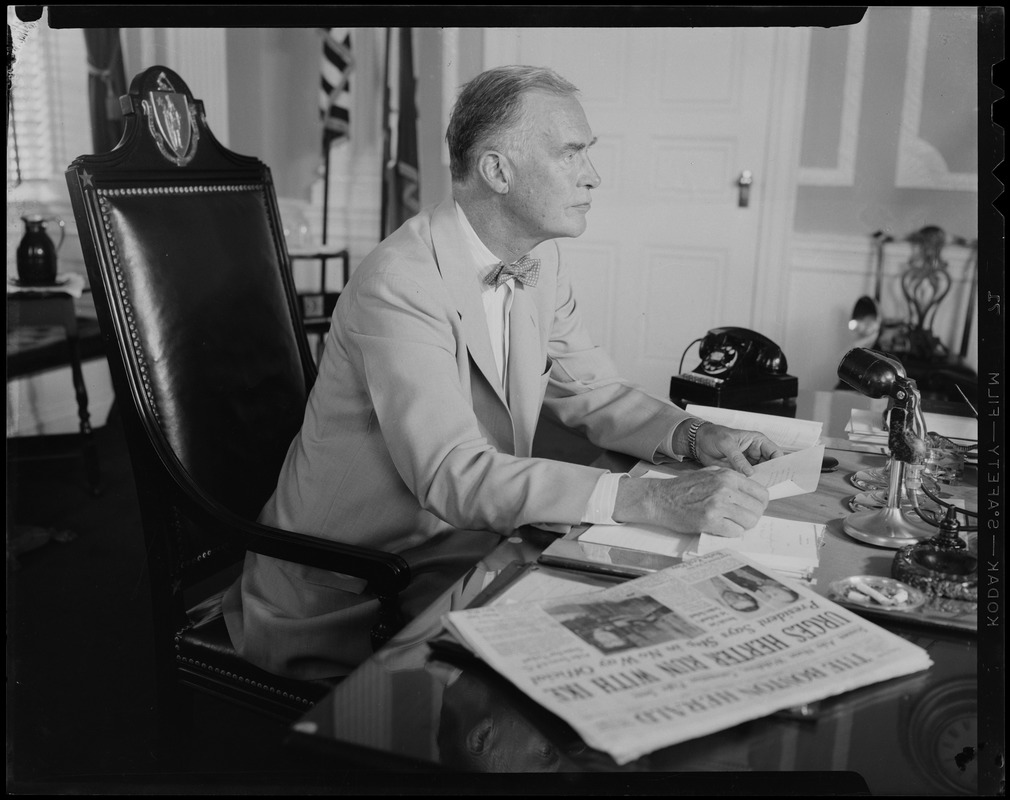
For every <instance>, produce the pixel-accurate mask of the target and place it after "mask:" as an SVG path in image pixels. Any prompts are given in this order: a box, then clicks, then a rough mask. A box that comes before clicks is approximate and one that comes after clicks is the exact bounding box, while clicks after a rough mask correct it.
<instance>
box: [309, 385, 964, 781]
mask: <svg viewBox="0 0 1010 800" xmlns="http://www.w3.org/2000/svg"><path fill="white" fill-rule="evenodd" d="M872 402H877V403H879V401H870V400H869V399H868V398H865V397H862V396H860V395H857V394H855V393H852V392H819V393H810V394H806V395H804V393H801V396H800V399H799V401H798V405H797V408H796V416H797V417H798V418H803V419H818V420H820V421H822V422H824V423H825V426H824V429H823V433H824V437H826V443H827V444H828V447H829V449H830V454H831V455H832V456H833V457H835V458H837V459H838V461H839V467H838V469H837V470H836V471H835V472H833V473H826V474H822V476H821V481H820V484H819V487H818V490H817V492H816V493H813V494H808V495H801V496H798V497H792V498H786V499H782V500H776V501H773V502H772V503H771V504H770V505H769V507H768V512H767V513H768V514H769V515H771V516H780V517H790V518H794V519H804V520H815V521H820V522H824V523H826V535H825V542H824V546H823V548H822V551H821V559H820V562H821V563H820V567H819V569H818V572H817V574H816V584H815V586H814V588H815V590H817V591H819V592H825V591H826V590H827V587H828V585H829V584H830V583H831V581H833V580H835V579H836V578H839V577H845V576H848V575H856V574H877V575H888V574H889V571H890V565H891V561H892V559H893V557H894V553H895V551H894V550H890V549H884V548H878V547H873V546H870V545H865V544H862V543H860V542H857V541H856V540H854V539H852V538H850V537H849V536H847V535H846V534H845V533H844V532H843V531H842V527H841V521H842V518H843V517H844V516H845V515H846V514H847V513H848V508H847V505H846V503H847V500H848V498H850V497H851V496H852V495H853V494H854V493H855V491H856V490H855V489H854V487H853V486H852V484H851V483H850V482H849V476H850V475H851V474H852V473H853V472H855V471H857V470H859V469H864V468H867V467H873V466H880V465H882V464H883V463H885V461H886V459H885V457H884V456H883V455H880V454H879V453H877V454H875V453H868V452H854V451H852V450H850V449H841V448H848V447H850V445H849V443H848V442H846V441H845V440H844V439H843V438H841V437H843V436H844V433H843V431H844V426H845V423H846V422H847V421H848V419H849V414H850V412H851V410H852V408H854V407H859V408H870V407H874V408H876V407H877V406H876V405H871V403H872ZM631 463H633V462H628V461H625V462H624V464H625V467H627V466H628V465H630V464H631ZM619 464H620V459H617V461H616V463H615V466H616V465H619ZM974 471H975V470H974V468H971V467H969V468H968V473H969V474H968V475H967V476H966V477H967V480H966V482H965V484H966V485H964V486H962V487H958V488H957V489H955V490H952V491H953V492H956V493H957V495H959V496H961V497H963V498H964V499H965V501H966V503H967V504H968V507H969V508H972V507H974V504H975V503H976V501H977V488H975V484H976V481H975V475H974ZM554 538H555V537H554V536H553V535H551V534H546V533H544V532H542V531H536V530H532V529H531V530H524V531H520V532H517V533H516V535H514V536H513V537H511V538H509V539H508V540H506V541H503V542H502V543H501V545H500V546H499V547H498V548H497V549H495V550H494V551H493V552H492V553H490V554H489V555H488V556H487V557H485V558H484V559H483V560H482V561H481V562H480V563H479V564H477V565H476V566H475V567H474V568H473V569H472V570H471V571H470V572H469V573H468V574H467V575H466V576H465V578H464V579H462V580H461V581H460V582H459V583H458V584H457V585H456V586H455V587H454V589H453V590H452V591H451V592H450V593H447V594H446V596H444V597H443V598H442V600H440V601H439V602H437V603H435V604H434V605H433V606H432V607H431V608H430V609H428V610H427V611H426V612H425V613H424V614H423V615H422V616H421V617H419V618H418V619H416V620H414V621H413V622H412V623H411V624H410V625H408V626H407V627H406V628H405V629H404V630H403V631H402V632H401V633H400V634H399V635H398V636H397V637H396V638H395V639H393V640H392V641H391V642H390V643H389V644H388V645H387V646H386V647H385V648H383V650H381V651H380V652H378V653H377V654H376V655H375V656H374V657H373V658H372V659H371V660H369V661H368V662H366V663H365V664H364V665H363V666H362V667H360V668H359V669H358V670H357V671H356V672H355V673H353V674H352V675H351V676H349V677H348V678H347V679H346V680H344V681H343V682H342V683H341V684H339V685H338V686H337V688H336V689H335V690H334V691H333V692H332V693H331V694H330V695H328V696H327V697H326V698H325V699H324V700H323V701H321V702H320V703H319V704H317V705H316V706H315V707H314V708H313V709H312V710H311V711H310V712H308V713H307V714H306V715H305V716H304V717H303V718H302V719H301V720H300V722H299V723H298V724H296V725H295V727H294V729H293V734H292V742H291V743H292V744H293V745H295V746H304V747H308V748H311V749H314V750H317V751H322V752H323V753H325V754H326V756H327V758H328V759H330V763H331V764H332V763H342V764H345V765H347V766H348V767H349V768H353V769H359V770H369V769H379V770H386V771H390V770H404V771H410V770H425V769H449V770H455V771H459V770H471V771H474V773H475V777H476V773H477V772H480V771H485V772H493V773H496V774H497V775H498V776H499V777H504V776H505V773H522V774H526V775H530V774H532V773H535V772H541V771H543V772H548V771H555V772H558V771H560V772H573V773H582V774H581V775H580V776H579V779H581V780H582V781H583V784H582V789H583V790H585V789H586V788H592V786H593V784H592V781H593V776H594V775H595V776H596V778H597V779H602V778H605V777H607V775H605V774H608V775H609V776H610V777H611V778H613V777H614V773H619V774H620V775H622V776H624V777H626V778H628V779H629V780H630V779H631V778H633V777H635V776H637V777H638V778H639V779H645V778H646V776H647V775H652V776H653V777H654V778H657V779H658V777H659V776H658V775H657V773H663V774H665V775H667V776H669V775H671V774H674V773H677V774H680V776H681V778H682V779H684V778H685V777H686V778H687V782H684V781H683V780H681V782H679V783H673V784H666V787H667V788H671V787H679V790H681V791H683V790H689V787H693V788H694V789H695V790H697V791H698V792H699V793H709V792H708V791H707V790H706V784H704V783H697V782H696V781H697V780H698V779H699V777H701V776H714V775H720V776H726V775H731V776H733V780H734V781H735V782H733V783H731V784H728V786H729V787H730V788H731V789H732V790H735V791H737V792H744V793H746V792H747V791H750V790H753V789H754V787H755V784H751V783H747V781H746V780H745V779H746V778H747V777H748V776H750V777H751V778H753V779H756V778H758V777H761V778H762V779H766V778H767V776H769V775H772V776H778V777H780V778H781V779H782V780H783V781H784V783H782V784H780V785H781V786H782V791H783V793H790V792H789V787H790V786H793V787H795V788H797V790H798V792H801V791H804V789H805V788H808V787H804V785H803V784H802V783H800V784H797V783H795V781H793V782H792V783H790V780H789V779H799V780H801V781H802V780H812V781H813V783H812V784H810V786H820V787H821V789H822V790H824V792H826V793H832V790H831V788H830V787H829V786H828V785H825V783H824V781H831V782H832V783H831V787H834V788H835V789H837V790H838V791H839V792H840V793H845V792H846V791H847V788H846V777H847V776H848V777H855V779H856V784H857V785H862V786H863V788H864V790H865V788H868V789H869V791H870V792H871V793H872V794H909V795H936V794H976V793H977V785H978V784H977V781H978V772H977V764H976V763H975V762H974V761H973V760H972V759H967V760H965V759H963V758H958V756H959V755H960V754H961V752H962V749H963V748H964V747H971V748H974V747H975V746H976V742H977V686H978V684H977V660H978V654H977V641H976V637H975V636H974V634H971V633H966V632H960V631H949V630H944V629H942V628H937V627H934V626H923V625H908V626H898V625H893V624H890V623H888V624H887V627H889V628H890V629H891V630H894V631H895V632H897V633H899V634H901V635H902V636H905V637H906V638H907V639H909V640H910V641H912V642H914V643H915V644H917V645H919V646H921V647H923V648H925V649H926V650H927V651H928V652H929V654H930V657H931V658H932V660H933V662H934V664H933V666H932V667H931V668H930V669H929V670H927V671H926V672H923V673H918V674H916V675H912V676H908V677H906V678H900V679H895V680H891V681H887V682H885V683H882V684H876V685H873V686H869V687H865V688H863V689H859V690H856V691H852V692H848V693H845V694H843V695H841V696H839V697H837V698H832V699H830V700H826V701H823V702H822V703H819V704H816V705H815V707H813V708H812V709H807V710H808V711H809V712H810V715H809V716H806V717H804V716H803V715H802V714H801V713H799V712H797V713H794V714H780V715H774V716H771V717H767V718H764V719H759V720H756V721H753V722H748V723H745V724H742V725H738V726H736V727H734V728H731V729H729V730H726V731H722V732H719V733H716V734H712V735H710V736H706V737H703V738H700V739H696V740H693V741H690V742H686V743H683V744H680V745H676V746H674V747H669V748H666V749H664V750H660V751H657V752H655V753H652V754H650V755H647V756H644V757H643V758H641V759H639V760H637V761H635V762H633V763H631V764H628V765H625V766H623V767H618V766H617V765H616V764H615V763H614V762H613V761H612V760H611V759H610V758H609V757H608V756H606V755H605V754H602V753H599V752H596V751H591V750H588V749H587V748H586V747H585V745H584V744H582V742H581V741H580V740H579V738H578V736H577V735H576V734H575V733H574V732H573V731H572V730H571V728H569V727H568V726H567V725H566V724H565V723H563V722H562V721H561V720H560V719H558V718H557V717H554V716H553V715H551V714H549V713H547V712H546V711H544V710H543V709H542V708H541V707H539V706H538V705H537V704H535V703H534V702H532V701H531V700H529V699H528V698H527V697H526V696H525V695H523V694H522V693H521V692H520V691H519V690H518V689H515V688H514V687H512V686H511V685H510V684H508V683H507V682H505V681H504V680H503V679H502V678H500V676H498V675H496V674H495V673H494V672H493V671H492V670H490V669H488V668H487V667H486V666H484V665H482V664H480V663H477V662H476V661H473V660H469V659H465V658H459V657H453V656H452V655H450V654H448V653H442V652H441V651H434V652H433V651H432V648H431V647H430V646H429V645H428V642H429V641H430V640H431V639H433V638H434V637H435V636H436V635H437V634H438V633H439V632H440V630H441V626H440V622H439V621H440V618H441V616H442V614H443V613H445V612H446V611H449V610H451V609H456V608H462V607H465V606H466V605H467V604H468V603H469V602H471V601H472V600H473V599H474V597H476V595H477V594H478V593H480V591H481V590H482V589H483V588H484V587H485V586H487V585H488V583H489V581H490V580H491V579H493V577H494V576H495V575H496V574H498V573H499V572H500V571H501V570H502V569H504V568H505V567H506V566H507V565H508V564H510V563H512V562H514V561H517V560H518V561H522V562H530V561H535V560H536V558H537V556H538V555H539V553H540V551H541V550H542V549H543V548H544V547H545V546H546V545H547V544H548V543H550V541H552V540H553V539H554ZM467 718H469V721H468V722H467ZM467 731H470V733H469V734H468V733H467ZM482 737H484V739H483V740H482ZM474 751H482V752H483V757H482V759H473V758H470V759H469V760H468V758H467V755H468V754H469V755H471V756H472V753H473V752H474ZM826 772H830V773H834V775H830V776H828V775H822V774H820V773H826ZM692 776H693V780H694V781H695V782H693V783H692ZM811 776H813V777H811ZM492 777H493V776H492ZM587 778H588V781H589V783H586V782H585V781H586V780H587ZM860 778H861V780H860ZM738 781H743V782H742V783H739V782H738ZM861 781H865V784H862V783H861ZM477 785H482V786H484V785H489V784H477ZM565 785H566V786H569V787H574V786H575V785H576V784H575V783H569V784H565ZM646 785H648V786H650V787H652V789H650V790H649V791H648V793H654V792H653V789H655V788H656V785H657V784H655V783H646ZM627 788H628V790H631V789H633V788H634V787H633V785H632V784H629V785H628V787H627ZM709 788H711V789H712V790H713V791H726V788H727V784H717V785H714V786H711V787H709ZM850 788H851V787H850ZM853 791H857V792H858V790H853ZM804 793H805V792H804ZM814 793H820V792H818V791H817V790H816V789H815V790H814Z"/></svg>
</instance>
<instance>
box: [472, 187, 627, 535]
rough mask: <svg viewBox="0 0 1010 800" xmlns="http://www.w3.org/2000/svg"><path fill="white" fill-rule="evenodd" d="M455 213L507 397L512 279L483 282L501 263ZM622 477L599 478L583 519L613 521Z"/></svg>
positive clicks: (604, 476)
mask: <svg viewBox="0 0 1010 800" xmlns="http://www.w3.org/2000/svg"><path fill="white" fill-rule="evenodd" d="M456 214H457V215H458V216H459V224H460V226H461V227H462V228H463V231H464V233H465V234H466V237H467V241H468V242H469V243H470V249H471V250H472V251H473V264H474V268H475V269H476V270H477V274H478V275H479V276H480V278H481V287H482V290H481V299H482V300H483V301H484V314H485V316H486V317H487V327H488V332H489V333H490V334H491V348H492V350H493V351H494V361H495V366H497V367H498V377H499V378H500V379H501V382H502V386H503V387H504V389H505V396H506V397H508V357H509V311H510V310H511V309H512V297H513V293H514V292H515V278H509V279H508V280H507V281H505V283H503V284H501V285H500V286H498V287H497V288H495V287H493V286H490V285H489V284H487V283H486V282H485V281H484V279H485V278H486V277H487V276H488V275H490V274H491V272H492V271H493V270H494V269H495V268H497V266H498V265H499V264H501V260H500V259H499V258H497V257H496V256H495V254H494V253H492V252H491V251H490V250H488V248H487V245H485V244H484V242H482V241H481V240H480V237H479V236H478V235H477V232H476V231H475V230H474V229H473V226H472V225H470V221H469V220H468V219H467V218H466V214H465V213H463V209H462V208H460V205H459V203H456ZM622 477H623V474H614V473H612V472H607V473H606V474H604V475H602V476H601V477H600V480H599V481H597V483H596V488H595V489H594V490H593V493H592V495H591V496H590V498H589V502H588V503H587V504H586V510H585V512H584V513H583V515H582V522H584V523H587V524H594V523H605V524H611V525H613V524H615V523H614V504H615V503H616V502H617V484H618V482H619V481H620V479H621V478H622Z"/></svg>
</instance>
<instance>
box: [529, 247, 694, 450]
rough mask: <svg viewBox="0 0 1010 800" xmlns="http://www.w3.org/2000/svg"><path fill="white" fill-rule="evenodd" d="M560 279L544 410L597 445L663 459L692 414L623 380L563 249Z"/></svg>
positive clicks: (558, 276)
mask: <svg viewBox="0 0 1010 800" xmlns="http://www.w3.org/2000/svg"><path fill="white" fill-rule="evenodd" d="M557 281H558V285H557V304H556V309H555V314H554V323H553V327H552V330H551V334H550V342H549V346H548V349H549V353H550V355H551V357H552V358H553V359H554V365H553V367H552V369H551V375H550V381H549V383H548V386H547V393H546V395H545V398H544V409H545V410H546V411H547V413H549V414H551V415H553V416H554V417H555V418H556V419H557V420H558V421H559V422H561V423H562V424H563V425H566V426H567V427H569V428H573V429H575V430H578V431H582V432H583V433H584V434H585V435H586V436H587V437H588V438H589V440H590V441H591V442H593V443H594V444H595V445H597V446H598V447H602V448H604V449H606V450H615V451H617V452H621V453H627V454H628V455H633V456H636V457H638V458H640V459H644V460H647V461H651V462H653V463H655V462H657V461H659V460H662V455H663V454H662V453H661V452H660V448H664V449H665V447H666V445H667V444H668V442H669V441H670V437H671V435H672V433H673V430H674V428H676V427H677V425H679V424H680V423H681V422H683V421H684V420H686V419H689V418H690V415H689V414H687V413H686V412H685V411H683V410H682V409H680V408H678V407H677V406H675V405H674V404H673V403H671V402H669V401H667V400H661V399H659V398H657V397H654V396H653V395H650V394H649V393H648V392H646V391H645V390H643V389H641V388H639V387H637V386H634V385H632V384H631V383H629V382H628V381H626V380H624V379H623V378H622V377H621V376H620V375H619V374H618V372H617V368H616V367H615V365H614V363H613V362H612V361H611V359H610V357H609V356H608V355H607V354H606V353H605V352H604V351H603V350H602V349H601V348H599V347H597V346H595V345H594V344H593V342H592V340H591V338H590V336H589V333H588V331H587V330H586V328H585V326H584V324H583V322H582V317H581V314H580V313H579V310H578V307H577V305H576V302H575V297H574V294H573V291H572V284H571V279H570V274H569V271H568V267H567V265H566V263H565V260H564V257H563V256H562V255H561V254H560V253H559V255H558V271H557Z"/></svg>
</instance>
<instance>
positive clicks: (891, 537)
mask: <svg viewBox="0 0 1010 800" xmlns="http://www.w3.org/2000/svg"><path fill="white" fill-rule="evenodd" d="M842 528H843V529H844V531H845V532H846V533H847V534H848V535H849V536H851V537H852V538H853V539H858V540H859V541H861V542H866V543H867V544H875V545H877V546H878V547H890V548H894V549H898V548H900V547H907V546H908V545H911V544H917V543H918V542H920V541H922V540H923V539H926V538H929V537H930V536H932V535H933V534H934V533H936V529H935V528H931V527H929V526H927V525H926V524H925V523H923V524H921V525H919V524H916V523H914V522H912V521H911V520H909V519H908V518H907V517H906V516H905V515H904V513H903V512H902V510H901V509H900V508H891V507H887V508H881V509H878V510H877V511H857V512H856V513H855V514H849V516H847V517H846V518H845V521H844V523H843V524H842Z"/></svg>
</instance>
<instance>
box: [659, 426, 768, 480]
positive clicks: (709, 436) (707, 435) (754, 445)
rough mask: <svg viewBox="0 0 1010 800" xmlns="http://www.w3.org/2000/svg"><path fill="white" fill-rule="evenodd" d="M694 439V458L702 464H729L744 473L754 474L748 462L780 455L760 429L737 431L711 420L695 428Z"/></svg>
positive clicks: (755, 462) (753, 462) (724, 465)
mask: <svg viewBox="0 0 1010 800" xmlns="http://www.w3.org/2000/svg"><path fill="white" fill-rule="evenodd" d="M681 427H683V426H681ZM678 432H679V431H678ZM696 441H697V451H698V460H699V461H700V462H701V463H702V465H703V466H706V467H710V466H722V467H730V468H731V469H734V470H736V471H737V472H742V473H743V474H744V475H753V474H754V470H753V468H752V467H751V464H759V463H760V462H762V461H768V460H769V459H772V458H778V457H779V456H781V455H782V451H781V450H780V449H779V447H778V445H776V444H775V442H773V441H772V440H771V439H769V438H768V437H767V436H765V435H764V434H763V433H758V432H757V431H741V430H737V429H736V428H727V427H725V426H724V425H716V424H714V423H711V422H706V423H705V424H704V425H702V426H701V427H700V428H699V429H698V434H697V440H696Z"/></svg>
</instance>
